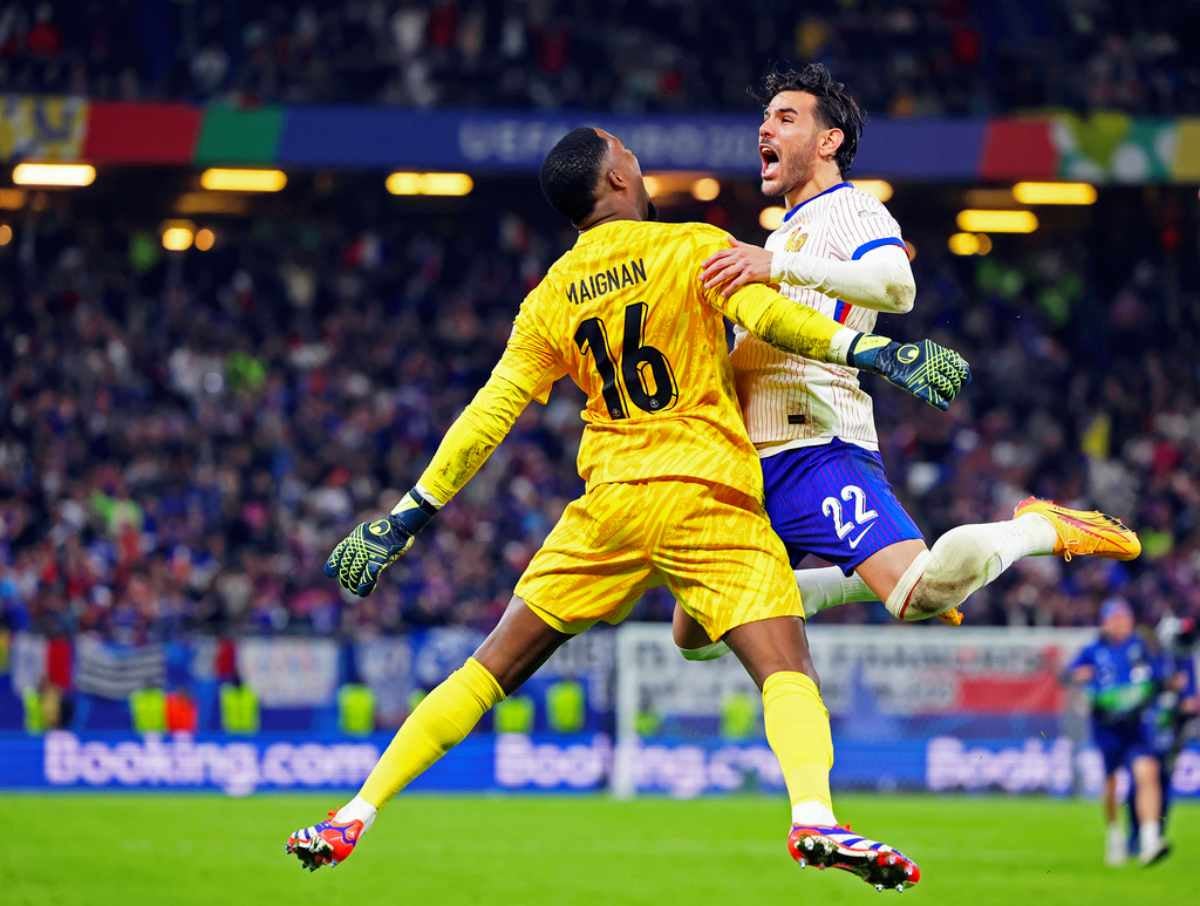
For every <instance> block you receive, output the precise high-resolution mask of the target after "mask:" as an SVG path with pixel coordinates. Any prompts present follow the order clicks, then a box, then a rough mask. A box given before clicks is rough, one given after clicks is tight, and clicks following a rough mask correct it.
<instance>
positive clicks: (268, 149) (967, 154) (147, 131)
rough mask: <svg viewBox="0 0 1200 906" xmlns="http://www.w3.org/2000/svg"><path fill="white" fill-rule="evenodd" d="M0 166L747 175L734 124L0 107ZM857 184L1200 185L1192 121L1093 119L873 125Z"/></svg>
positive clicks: (501, 114) (54, 104)
mask: <svg viewBox="0 0 1200 906" xmlns="http://www.w3.org/2000/svg"><path fill="white" fill-rule="evenodd" d="M0 113H2V116H0V160H4V161H20V160H43V161H75V160H83V161H88V162H91V163H96V164H110V165H138V164H160V165H161V164H178V165H185V166H186V165H209V164H233V165H245V166H252V165H268V164H274V165H278V166H291V167H339V168H374V169H383V168H390V167H422V168H429V169H460V170H469V171H471V172H475V173H486V172H503V171H506V172H526V173H529V172H535V171H536V170H537V168H538V166H539V165H540V163H541V160H542V157H543V155H544V154H545V152H546V151H547V150H548V149H549V148H550V146H551V145H553V144H554V142H555V141H557V140H558V138H559V137H560V136H561V135H563V133H565V132H566V131H567V130H568V129H571V128H573V127H575V126H578V125H582V124H594V125H601V126H604V127H605V128H608V129H610V130H612V131H614V132H616V133H617V134H619V135H621V136H622V137H623V138H624V139H625V141H626V142H627V143H629V144H630V145H631V146H632V147H634V148H636V149H637V151H638V154H639V156H640V157H641V159H642V163H643V166H645V167H646V168H647V169H654V170H705V171H710V172H715V173H724V174H728V175H745V176H750V175H751V174H753V173H755V172H757V169H758V155H757V151H756V145H757V137H756V133H755V121H756V118H755V117H754V116H751V115H749V114H747V115H744V116H743V115H739V114H695V115H679V114H664V115H656V116H618V115H610V114H594V115H593V114H565V113H544V112H519V111H493V110H454V111H449V110H447V111H420V110H408V109H403V108H395V107H354V106H338V107H277V106H268V107H256V108H236V107H230V106H226V105H210V106H207V107H196V106H192V105H189V104H164V103H111V102H101V101H88V100H87V99H86V98H78V97H34V96H25V95H0ZM856 171H857V172H859V173H862V174H864V175H872V176H890V177H894V178H901V179H915V180H945V181H965V180H977V179H982V180H989V181H1005V180H1015V179H1083V180H1088V181H1092V182H1098V183H1172V182H1183V183H1187V182H1200V118H1190V119H1189V118H1183V119H1152V118H1138V117H1130V116H1127V115H1125V114H1121V113H1111V112H1099V113H1094V114H1091V115H1090V116H1087V117H1081V116H1077V115H1075V114H1070V113H1047V114H1043V115H1038V116H1030V117H1009V118H999V119H991V120H987V119H964V120H918V119H910V120H872V121H871V123H870V125H869V126H868V128H867V132H866V134H865V135H864V137H863V142H862V147H861V150H860V152H859V158H858V162H857V166H856Z"/></svg>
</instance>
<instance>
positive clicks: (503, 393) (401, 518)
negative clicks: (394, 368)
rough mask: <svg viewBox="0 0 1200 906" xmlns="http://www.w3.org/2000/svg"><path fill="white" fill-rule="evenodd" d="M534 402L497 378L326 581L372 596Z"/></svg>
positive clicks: (340, 554)
mask: <svg viewBox="0 0 1200 906" xmlns="http://www.w3.org/2000/svg"><path fill="white" fill-rule="evenodd" d="M532 398H533V392H532V391H529V390H525V389H523V388H522V387H521V386H520V385H518V384H517V383H514V382H513V381H512V380H509V379H508V378H507V377H505V376H503V375H501V374H499V373H496V372H493V373H492V376H491V377H490V378H489V379H488V382H487V383H486V384H484V386H483V388H482V389H481V390H480V391H479V392H478V393H477V394H475V398H474V399H473V400H471V402H470V404H469V405H468V406H467V408H466V409H464V410H463V412H462V414H461V415H459V417H458V418H457V419H455V421H454V424H452V425H451V426H450V429H449V430H448V431H447V432H446V435H445V437H443V438H442V442H441V444H439V445H438V448H437V452H436V453H434V454H433V459H432V460H431V461H430V463H429V466H428V467H427V468H426V469H425V471H424V473H423V474H422V475H421V478H420V480H419V481H418V482H417V485H416V487H414V488H413V489H412V490H411V491H409V492H408V493H407V494H405V495H404V498H403V499H402V500H401V501H400V502H399V503H398V504H396V506H395V508H394V509H393V510H392V511H391V513H389V514H388V515H386V516H380V517H379V518H378V519H373V520H372V521H370V522H361V523H359V524H358V525H357V526H355V527H354V529H353V531H351V532H350V534H349V535H347V536H346V537H345V538H344V539H342V540H341V541H340V542H338V544H337V546H336V547H335V548H334V549H333V552H332V553H331V554H330V555H329V559H328V560H327V561H326V562H325V575H327V576H329V577H331V578H336V579H337V581H338V584H339V585H341V586H342V588H345V589H346V590H347V591H350V592H353V593H354V594H356V595H358V596H359V597H366V596H367V595H369V594H370V593H371V592H372V591H374V590H375V584H376V583H377V582H378V581H379V576H380V574H381V573H382V572H383V571H384V570H385V569H387V568H388V567H389V566H391V565H392V564H393V563H395V562H396V561H397V560H399V559H400V558H401V557H403V556H404V555H405V554H406V553H407V552H408V549H409V548H410V547H412V545H413V541H414V540H415V539H416V536H417V535H418V534H419V533H420V532H421V530H422V529H424V528H425V526H427V525H428V524H429V523H430V521H431V520H432V519H433V517H434V516H436V515H437V512H438V510H439V509H440V508H441V506H442V505H443V504H445V503H448V502H449V500H450V498H451V497H453V496H454V495H455V494H457V493H458V492H459V491H460V490H462V488H463V487H464V486H465V485H466V484H467V482H468V481H470V480H471V479H472V478H473V477H474V475H475V473H476V472H478V471H479V468H480V466H482V465H483V464H484V463H485V462H487V459H488V457H489V456H491V455H492V451H493V450H495V449H496V447H498V446H499V445H500V442H501V441H502V440H503V439H504V438H505V437H506V436H507V435H508V432H509V431H510V430H512V426H513V424H514V423H515V422H516V420H517V417H518V416H520V414H521V413H522V412H523V411H524V410H525V407H526V406H527V405H529V401H530V400H531V399H532Z"/></svg>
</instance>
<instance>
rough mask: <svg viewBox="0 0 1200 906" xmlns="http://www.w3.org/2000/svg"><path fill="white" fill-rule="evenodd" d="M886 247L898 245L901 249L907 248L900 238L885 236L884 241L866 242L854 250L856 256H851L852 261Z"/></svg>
mask: <svg viewBox="0 0 1200 906" xmlns="http://www.w3.org/2000/svg"><path fill="white" fill-rule="evenodd" d="M884 245H898V246H900V248H904V247H905V246H904V240H903V239H901V238H900V237H899V236H885V237H883V238H882V239H872V240H871V241H870V242H864V243H863V244H862V245H860V246H859V247H858V248H856V249H855V250H854V254H853V255H851V256H850V260H851V261H857V260H858V259H859V258H861V257H862V256H863V255H865V254H866V253H867V252H870V251H874V250H875V249H877V248H879V247H880V246H884Z"/></svg>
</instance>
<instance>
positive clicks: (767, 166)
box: [758, 145, 779, 179]
mask: <svg viewBox="0 0 1200 906" xmlns="http://www.w3.org/2000/svg"><path fill="white" fill-rule="evenodd" d="M758 156H759V157H760V158H761V159H762V178H763V179H775V178H776V177H778V176H779V152H778V151H776V150H775V149H774V148H773V147H772V146H770V145H759V146H758Z"/></svg>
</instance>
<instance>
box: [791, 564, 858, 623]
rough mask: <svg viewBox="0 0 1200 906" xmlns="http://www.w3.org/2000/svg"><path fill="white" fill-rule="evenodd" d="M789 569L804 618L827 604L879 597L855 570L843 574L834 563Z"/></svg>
mask: <svg viewBox="0 0 1200 906" xmlns="http://www.w3.org/2000/svg"><path fill="white" fill-rule="evenodd" d="M793 572H794V573H795V575H796V585H797V587H799V589H800V597H801V598H803V599H804V615H805V616H806V617H811V616H813V615H815V614H818V613H820V612H821V611H822V610H828V609H829V608H830V607H841V606H842V605H843V604H850V603H853V602H855V601H877V600H879V599H878V598H877V597H876V596H875V592H873V591H871V589H869V588H867V583H865V582H864V581H863V580H862V579H860V578H859V577H858V574H857V573H851V574H850V575H849V576H847V575H845V574H844V573H843V572H842V571H841V569H839V568H838V567H836V566H823V567H820V568H816V569H797V570H793Z"/></svg>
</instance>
